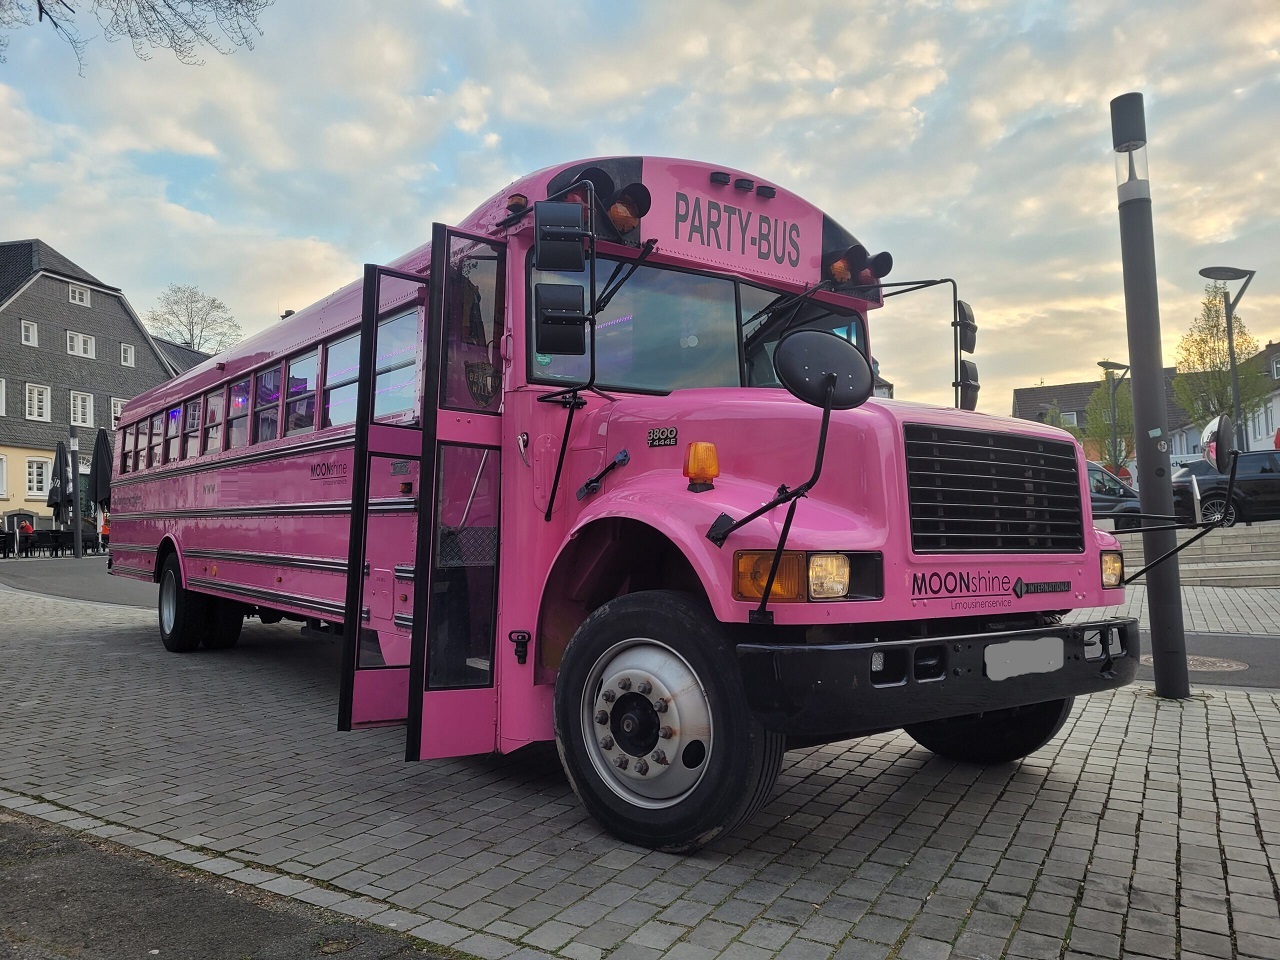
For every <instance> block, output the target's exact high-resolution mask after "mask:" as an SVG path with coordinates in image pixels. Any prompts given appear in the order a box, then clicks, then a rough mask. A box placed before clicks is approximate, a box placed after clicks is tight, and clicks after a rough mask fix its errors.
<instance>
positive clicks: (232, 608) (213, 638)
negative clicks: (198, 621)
mask: <svg viewBox="0 0 1280 960" xmlns="http://www.w3.org/2000/svg"><path fill="white" fill-rule="evenodd" d="M206 599H207V600H208V602H209V620H208V625H207V629H206V631H205V634H204V636H203V637H201V642H202V643H203V644H204V645H205V649H207V650H230V649H231V648H232V647H234V646H235V645H236V643H237V642H238V641H239V639H240V629H241V627H243V626H244V608H243V607H241V606H240V604H238V603H236V602H235V601H234V600H223V599H221V598H218V597H208V598H206Z"/></svg>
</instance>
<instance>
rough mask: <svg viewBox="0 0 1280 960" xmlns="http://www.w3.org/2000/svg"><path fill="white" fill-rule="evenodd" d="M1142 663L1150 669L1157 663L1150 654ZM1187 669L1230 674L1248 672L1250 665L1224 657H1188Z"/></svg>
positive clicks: (1144, 657) (1145, 656)
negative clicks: (1239, 671) (1236, 671)
mask: <svg viewBox="0 0 1280 960" xmlns="http://www.w3.org/2000/svg"><path fill="white" fill-rule="evenodd" d="M1142 662H1143V663H1145V664H1146V665H1147V666H1148V667H1151V666H1154V665H1155V661H1154V660H1153V659H1152V658H1151V654H1149V653H1148V654H1146V655H1144V656H1143V658H1142ZM1187 669H1188V670H1196V671H1199V672H1201V673H1230V672H1232V671H1234V670H1248V669H1249V665H1248V664H1247V663H1241V662H1240V661H1239V660H1225V659H1223V658H1222V657H1196V656H1189V657H1187Z"/></svg>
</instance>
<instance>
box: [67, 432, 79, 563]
mask: <svg viewBox="0 0 1280 960" xmlns="http://www.w3.org/2000/svg"><path fill="white" fill-rule="evenodd" d="M78 433H79V431H78V429H77V428H76V426H75V425H74V424H72V426H71V457H70V460H71V529H72V535H73V536H74V537H75V544H76V559H77V560H79V559H80V558H81V557H83V556H84V543H83V539H82V538H83V536H84V531H83V530H81V529H80V437H79V435H78ZM63 479H64V480H65V479H66V478H65V477H64V478H63ZM63 489H64V490H65V489H66V487H63Z"/></svg>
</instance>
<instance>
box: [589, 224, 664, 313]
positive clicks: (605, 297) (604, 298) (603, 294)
mask: <svg viewBox="0 0 1280 960" xmlns="http://www.w3.org/2000/svg"><path fill="white" fill-rule="evenodd" d="M657 245H658V240H657V238H656V237H655V238H653V239H651V240H646V241H645V242H644V246H642V247H641V248H640V256H638V257H636V258H635V259H634V260H632V261H631V262H630V263H629V264H628V262H627V261H625V260H620V261H619V262H618V265H617V266H616V267H614V268H613V273H611V274H609V279H608V280H606V281H605V285H604V289H603V290H602V291H600V296H599V297H597V298H596V303H595V306H594V307H593V308H592V310H591V313H592V315H593V316H594V315H595V314H598V313H599V312H600V311H601V310H603V309H604V308H605V307H607V306H608V305H609V301H610V300H612V299H613V296H614V294H616V293H617V292H618V291H619V290H621V289H622V285H623V284H624V283H626V282H627V281H628V280H630V279H631V277H632V276H633V275H634V274H635V272H636V270H638V269H639V267H640V264H642V263H644V262H645V260H646V259H647V258H648V256H649V254H651V253H653V248H654V247H656V246H657ZM627 266H630V268H631V269H630V270H627V272H626V274H625V275H624V276H623V277H622V279H621V280H618V282H617V283H614V282H613V281H614V280H615V279H617V276H618V274H620V273H622V271H623V268H625V267H627Z"/></svg>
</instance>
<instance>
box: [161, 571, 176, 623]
mask: <svg viewBox="0 0 1280 960" xmlns="http://www.w3.org/2000/svg"><path fill="white" fill-rule="evenodd" d="M177 619H178V579H177V577H175V576H174V575H173V571H172V570H166V571H165V574H164V580H163V582H162V583H161V584H160V628H161V629H162V630H164V632H165V634H166V635H168V634H171V633H173V625H174V623H175V622H177Z"/></svg>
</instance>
